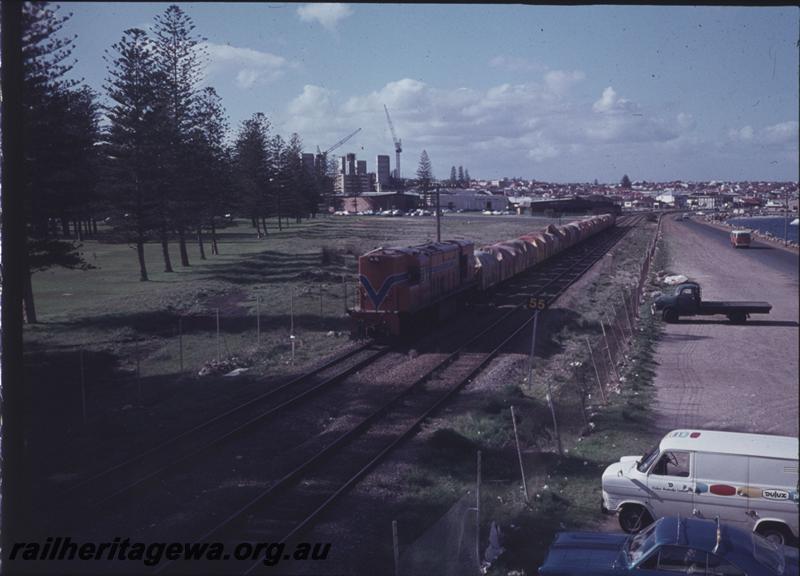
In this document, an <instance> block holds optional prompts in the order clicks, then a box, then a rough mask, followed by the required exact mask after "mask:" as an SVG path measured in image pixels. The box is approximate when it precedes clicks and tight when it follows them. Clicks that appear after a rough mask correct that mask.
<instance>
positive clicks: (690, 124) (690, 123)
mask: <svg viewBox="0 0 800 576" xmlns="http://www.w3.org/2000/svg"><path fill="white" fill-rule="evenodd" d="M675 119H676V120H677V122H678V126H679V127H681V128H682V129H684V130H691V129H693V128H694V127H695V126H696V125H697V123H696V122H695V120H694V116H692V115H691V114H687V113H685V112H680V113H679V114H678V115H677V116H676V117H675Z"/></svg>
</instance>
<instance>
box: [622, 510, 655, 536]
mask: <svg viewBox="0 0 800 576" xmlns="http://www.w3.org/2000/svg"><path fill="white" fill-rule="evenodd" d="M652 523H653V517H652V516H650V512H648V511H647V508H645V507H644V506H639V505H638V504H625V505H624V506H623V507H622V509H621V510H620V511H619V525H620V527H621V528H622V529H623V530H624V531H625V532H628V533H629V534H633V533H635V532H639V531H640V530H641V529H642V528H645V527H647V526H649V525H650V524H652Z"/></svg>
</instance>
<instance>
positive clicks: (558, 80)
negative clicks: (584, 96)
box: [544, 70, 586, 95]
mask: <svg viewBox="0 0 800 576" xmlns="http://www.w3.org/2000/svg"><path fill="white" fill-rule="evenodd" d="M584 78H586V74H584V73H583V72H581V71H580V70H575V71H573V72H565V71H563V70H551V71H550V72H548V73H547V74H545V75H544V81H545V84H547V87H548V88H549V89H550V90H551V91H552V92H555V93H556V94H559V95H561V94H565V93H566V92H567V91H568V90H569V89H570V88H572V87H573V86H574V85H575V84H577V83H578V82H580V81H581V80H583V79H584Z"/></svg>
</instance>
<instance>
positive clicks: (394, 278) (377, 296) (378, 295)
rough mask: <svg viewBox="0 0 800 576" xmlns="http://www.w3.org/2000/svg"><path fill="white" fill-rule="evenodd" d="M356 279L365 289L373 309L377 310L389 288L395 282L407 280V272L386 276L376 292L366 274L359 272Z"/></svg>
mask: <svg viewBox="0 0 800 576" xmlns="http://www.w3.org/2000/svg"><path fill="white" fill-rule="evenodd" d="M358 279H359V280H360V281H361V285H362V286H363V287H364V290H366V291H367V296H369V299H370V300H371V301H372V305H373V306H375V310H377V309H378V308H380V306H381V304H383V301H384V300H385V299H386V296H387V294H389V290H391V289H392V287H393V286H394V285H395V284H400V283H402V282H405V281H406V280H408V274H407V273H403V274H393V275H391V276H388V277H387V278H386V279H385V280H384V281H383V285H381V288H380V290H378V291H377V292H375V289H374V288H373V287H372V284H371V283H370V281H369V279H368V278H367V277H366V276H364V275H363V274H359V276H358Z"/></svg>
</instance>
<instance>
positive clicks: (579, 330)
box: [403, 224, 666, 574]
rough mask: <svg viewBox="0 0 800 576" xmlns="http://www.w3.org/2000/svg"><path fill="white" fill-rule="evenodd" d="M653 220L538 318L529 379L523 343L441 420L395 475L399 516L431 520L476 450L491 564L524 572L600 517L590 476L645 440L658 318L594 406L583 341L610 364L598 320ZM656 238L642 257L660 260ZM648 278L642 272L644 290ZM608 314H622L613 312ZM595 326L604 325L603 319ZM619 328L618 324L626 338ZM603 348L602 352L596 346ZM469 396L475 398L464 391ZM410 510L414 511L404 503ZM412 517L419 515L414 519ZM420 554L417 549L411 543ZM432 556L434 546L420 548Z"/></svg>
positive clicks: (467, 483) (634, 262)
mask: <svg viewBox="0 0 800 576" xmlns="http://www.w3.org/2000/svg"><path fill="white" fill-rule="evenodd" d="M654 232H655V224H653V225H648V226H645V227H642V228H638V229H635V230H633V231H631V232H630V233H629V235H628V236H627V237H626V238H625V239H624V240H623V241H622V242H621V243H620V244H619V245H618V246H617V247H615V248H614V250H613V255H612V256H607V257H606V258H605V259H604V261H603V262H602V263H601V264H599V267H600V273H599V275H595V276H594V277H591V276H590V278H589V279H588V280H584V281H582V282H581V285H580V286H579V287H578V290H576V291H575V292H576V293H578V297H576V296H572V297H569V296H566V297H565V298H564V299H563V300H562V302H560V303H559V305H558V306H556V307H555V308H553V309H552V310H548V311H547V313H546V314H545V315H544V316H543V318H542V321H541V322H540V326H539V335H538V338H537V355H536V358H535V362H534V371H533V384H531V383H529V382H528V360H527V358H525V357H524V354H525V353H526V351H525V348H526V346H527V345H529V343H528V344H524V343H523V344H522V345H521V346H520V349H519V350H515V352H518V353H519V355H517V356H516V357H515V359H514V360H511V361H510V362H509V364H510V366H509V369H508V370H507V373H506V374H505V375H504V376H502V377H503V378H504V381H505V382H506V385H505V386H502V387H500V388H499V389H498V388H494V389H488V390H487V391H486V392H484V393H480V395H479V396H480V401H479V400H478V399H477V398H474V397H473V398H471V399H470V400H469V401H468V403H467V404H468V405H467V406H466V407H464V408H463V409H462V410H459V411H458V413H457V414H456V415H452V416H450V415H449V416H448V417H447V418H448V419H447V420H445V419H444V418H442V420H440V422H439V423H438V427H437V430H436V431H435V432H434V433H433V434H431V435H430V436H429V440H428V442H427V444H428V445H427V446H426V447H425V448H424V450H423V451H422V454H423V455H422V457H421V461H420V463H419V464H420V466H419V468H418V469H416V470H415V471H414V472H413V473H412V474H411V475H410V476H409V477H408V478H407V480H406V483H405V486H404V488H403V492H404V493H405V494H406V495H407V503H408V507H407V508H406V509H407V510H408V512H407V513H406V518H405V519H404V520H405V521H406V522H407V523H408V522H418V523H421V524H422V525H429V524H430V523H431V517H430V515H429V514H430V512H432V511H438V512H439V513H443V512H445V511H446V510H447V508H448V507H449V506H450V505H452V503H453V500H454V499H455V498H457V497H458V496H461V495H463V494H465V493H467V492H469V491H472V490H474V486H475V453H476V451H477V450H479V449H480V450H481V451H482V456H483V486H482V506H483V509H482V512H481V516H482V519H483V524H484V539H483V540H482V541H483V542H484V544H482V548H483V547H485V545H486V544H485V543H486V540H485V537H486V532H487V531H488V530H487V529H488V526H486V524H488V522H489V521H490V520H494V521H496V522H498V524H500V525H501V526H502V527H503V529H504V533H505V537H506V538H505V548H506V550H507V552H506V554H505V555H504V556H503V557H502V558H501V560H500V561H499V562H498V563H497V564H496V565H495V566H494V567H493V569H492V572H491V573H495V574H506V573H508V571H509V570H513V569H517V570H519V569H524V570H525V571H526V573H528V574H532V573H534V570H535V567H536V566H538V565H539V564H540V563H541V562H542V560H543V558H544V555H545V553H546V550H547V548H548V546H549V544H550V542H551V541H552V539H553V537H554V534H555V532H556V531H558V530H559V529H564V528H567V529H575V528H580V529H591V528H593V527H596V526H598V525H600V524H602V523H603V522H604V521H606V517H605V516H603V515H602V514H601V513H600V492H601V488H600V476H601V474H602V471H603V469H604V468H605V466H607V465H608V464H609V463H611V462H614V461H616V460H617V459H619V457H620V456H623V455H628V454H641V453H643V452H644V451H645V450H646V449H647V448H649V447H650V445H652V444H653V443H654V442H655V441H656V440H657V438H656V435H655V434H654V433H653V432H652V431H651V430H650V429H649V426H648V423H649V419H650V408H649V406H650V403H651V401H652V399H653V397H654V393H655V392H654V390H653V386H652V382H653V378H654V375H655V363H654V360H653V356H654V349H655V343H656V341H657V340H658V336H659V332H660V321H659V320H658V319H656V318H652V317H651V314H650V309H649V301H646V302H645V303H644V304H642V305H640V306H639V314H640V319H639V320H638V322H637V323H636V325H635V326H634V331H633V337H632V338H629V339H628V341H627V343H626V345H625V346H624V347H623V348H622V350H621V352H620V354H619V355H618V357H617V358H616V363H617V366H616V368H617V372H618V374H619V377H620V378H619V381H616V376H614V377H613V378H612V380H613V382H612V383H611V384H610V385H608V386H607V387H606V396H607V400H608V401H607V403H603V402H602V399H601V396H600V394H599V390H598V388H597V383H596V379H595V373H594V369H593V366H592V363H591V358H590V356H589V352H588V348H587V345H586V338H589V339H590V341H591V343H592V348H593V350H594V356H595V362H596V363H597V364H598V368H599V369H600V371H601V373H602V372H603V371H604V368H605V370H610V366H609V365H608V361H607V354H606V350H605V348H604V347H602V346H601V343H602V342H603V340H602V332H601V328H600V326H599V321H600V319H601V318H602V319H603V320H604V321H605V319H606V318H608V316H607V315H606V314H607V313H606V310H609V311H610V310H611V309H612V307H613V306H614V305H616V304H619V303H620V296H619V295H620V294H621V290H620V287H630V286H631V284H632V283H634V282H636V280H637V279H638V275H639V270H640V265H641V263H642V261H643V259H644V256H645V252H646V250H647V248H648V244H649V242H650V240H651V239H652V236H653V233H654ZM665 261H666V260H665V252H664V249H663V243H659V247H658V249H657V251H656V257H655V259H654V261H653V263H652V264H651V276H652V272H653V271H654V270H658V269H660V268H663V267H664V262H665ZM653 289H654V287H653V286H652V284H651V283H650V282H649V281H647V282H646V283H645V287H644V293H645V294H648V293H649V292H650V291H652V290H653ZM619 318H621V319H624V320H623V321H624V322H626V321H627V319H626V318H625V317H624V316H623V315H620V316H619ZM606 329H607V330H609V326H608V324H606ZM627 334H628V332H627V331H626V335H627ZM604 354H606V356H605V357H603V355H604ZM548 383H549V385H550V387H551V390H552V394H553V398H554V402H555V407H556V416H557V420H558V425H559V432H560V434H561V441H562V447H563V452H564V453H563V455H559V454H558V452H557V449H556V443H555V438H554V434H553V426H552V416H551V413H550V410H549V408H548V405H547V401H546V392H547V384H548ZM473 396H474V395H473ZM511 405H513V406H514V407H515V412H516V418H517V426H518V431H519V436H520V442H521V444H522V450H523V460H524V461H525V467H526V473H527V475H528V482H527V486H528V493H529V497H530V504H529V505H528V504H526V502H525V499H524V493H523V490H522V486H521V481H520V475H519V465H518V460H517V453H516V450H515V447H514V436H513V427H512V424H511V418H510V411H509V407H510V406H511ZM415 511H416V512H415ZM417 525H420V524H417ZM419 553H420V554H424V551H420V552H419ZM431 553H432V554H433V551H431Z"/></svg>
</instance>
